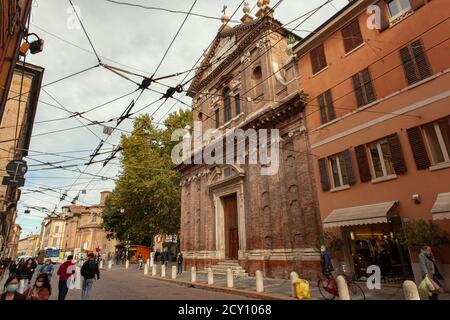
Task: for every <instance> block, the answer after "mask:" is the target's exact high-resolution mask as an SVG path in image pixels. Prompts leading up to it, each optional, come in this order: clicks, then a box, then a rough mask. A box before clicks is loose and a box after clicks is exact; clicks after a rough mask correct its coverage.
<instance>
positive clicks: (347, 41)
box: [342, 25, 353, 53]
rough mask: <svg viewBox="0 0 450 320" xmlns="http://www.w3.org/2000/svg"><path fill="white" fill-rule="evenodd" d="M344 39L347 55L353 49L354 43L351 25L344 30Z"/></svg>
mask: <svg viewBox="0 0 450 320" xmlns="http://www.w3.org/2000/svg"><path fill="white" fill-rule="evenodd" d="M342 38H343V39H344V49H345V53H347V52H349V51H351V50H352V49H353V41H352V34H351V26H350V25H349V26H347V27H345V28H343V29H342Z"/></svg>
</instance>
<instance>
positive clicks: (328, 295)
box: [317, 279, 336, 300]
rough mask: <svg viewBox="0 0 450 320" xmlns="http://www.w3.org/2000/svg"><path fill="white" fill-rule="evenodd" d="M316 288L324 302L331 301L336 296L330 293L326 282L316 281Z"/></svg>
mask: <svg viewBox="0 0 450 320" xmlns="http://www.w3.org/2000/svg"><path fill="white" fill-rule="evenodd" d="M317 287H318V288H319V292H320V294H321V295H322V297H323V298H324V299H325V300H333V299H334V298H335V297H336V295H334V294H333V293H331V292H330V288H329V287H328V281H327V280H324V279H320V280H319V281H317Z"/></svg>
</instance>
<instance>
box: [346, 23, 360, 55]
mask: <svg viewBox="0 0 450 320" xmlns="http://www.w3.org/2000/svg"><path fill="white" fill-rule="evenodd" d="M342 38H343V39H344V48H345V53H348V52H350V51H352V50H353V49H355V48H356V47H357V46H359V45H360V44H361V43H363V38H362V35H361V29H360V28H359V22H358V20H355V21H353V22H352V23H350V24H349V25H348V26H346V27H345V28H343V29H342Z"/></svg>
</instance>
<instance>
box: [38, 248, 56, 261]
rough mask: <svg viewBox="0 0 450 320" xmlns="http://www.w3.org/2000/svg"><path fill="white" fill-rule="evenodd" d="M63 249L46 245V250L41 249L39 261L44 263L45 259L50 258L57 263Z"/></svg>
mask: <svg viewBox="0 0 450 320" xmlns="http://www.w3.org/2000/svg"><path fill="white" fill-rule="evenodd" d="M60 252H61V249H59V248H57V247H45V248H44V250H41V251H39V254H38V263H40V264H42V263H44V262H45V260H47V259H50V260H51V261H52V263H57V262H59V261H60V258H59V254H60Z"/></svg>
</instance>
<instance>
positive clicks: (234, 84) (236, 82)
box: [230, 79, 241, 90]
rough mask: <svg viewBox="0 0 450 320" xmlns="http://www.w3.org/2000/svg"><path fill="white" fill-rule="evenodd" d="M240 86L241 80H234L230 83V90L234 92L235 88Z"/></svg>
mask: <svg viewBox="0 0 450 320" xmlns="http://www.w3.org/2000/svg"><path fill="white" fill-rule="evenodd" d="M240 85H241V79H234V80H232V81H231V82H230V89H231V90H234V89H235V88H237V87H239V86H240Z"/></svg>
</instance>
